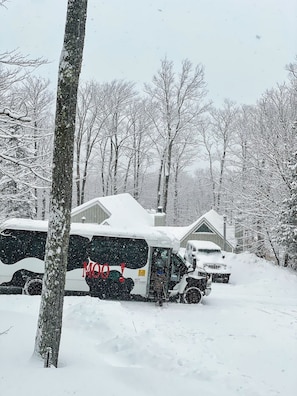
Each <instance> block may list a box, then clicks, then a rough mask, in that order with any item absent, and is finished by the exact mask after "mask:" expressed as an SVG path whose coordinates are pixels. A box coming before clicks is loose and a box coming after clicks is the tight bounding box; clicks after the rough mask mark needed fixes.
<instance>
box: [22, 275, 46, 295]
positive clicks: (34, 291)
mask: <svg viewBox="0 0 297 396" xmlns="http://www.w3.org/2000/svg"><path fill="white" fill-rule="evenodd" d="M41 290H42V279H40V278H35V279H28V280H27V281H26V283H25V286H24V289H23V292H24V294H26V295H27V296H37V295H40V294H41Z"/></svg>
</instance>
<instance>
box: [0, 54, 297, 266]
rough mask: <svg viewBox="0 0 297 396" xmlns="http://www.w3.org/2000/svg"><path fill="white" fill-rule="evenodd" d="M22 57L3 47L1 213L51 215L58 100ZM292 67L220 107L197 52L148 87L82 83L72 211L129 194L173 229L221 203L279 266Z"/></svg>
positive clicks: (290, 148)
mask: <svg viewBox="0 0 297 396" xmlns="http://www.w3.org/2000/svg"><path fill="white" fill-rule="evenodd" d="M13 56H14V54H2V55H0V140H1V150H0V190H1V196H0V200H1V213H0V218H1V219H2V220H3V219H4V218H7V217H12V216H20V217H30V218H47V214H48V201H49V187H50V184H51V180H50V176H49V175H50V174H51V158H52V138H53V119H54V115H53V100H54V98H53V94H52V93H51V91H50V89H49V82H48V81H45V80H43V79H41V78H40V77H38V69H37V71H35V72H34V75H33V74H30V73H28V70H29V69H30V66H32V65H29V64H26V63H25V60H24V59H19V60H18V61H15V62H14V59H13ZM9 58H10V62H7V60H9ZM16 60H17V59H16ZM22 61H23V62H24V63H22ZM37 61H38V60H37ZM287 71H288V78H287V81H285V82H282V83H279V84H278V85H276V86H275V87H271V89H270V90H267V91H266V92H263V94H262V96H261V97H260V98H259V99H258V101H257V103H256V104H255V105H253V106H251V105H245V104H238V103H234V102H232V101H231V100H229V99H227V98H226V100H225V101H224V103H223V104H222V106H220V107H217V106H215V105H214V104H213V103H212V102H211V98H209V97H208V94H207V81H206V80H205V77H204V67H203V65H201V64H199V65H193V64H192V62H191V61H190V60H188V59H185V60H184V61H183V62H182V63H181V65H177V64H174V63H173V62H172V61H170V60H168V59H167V58H164V59H162V60H161V61H160V67H159V69H158V70H156V73H155V74H154V75H153V76H152V79H151V81H149V82H147V83H146V84H144V86H143V88H142V89H140V88H139V87H138V88H136V84H135V83H134V82H133V81H125V80H113V81H110V82H101V81H100V76H98V80H97V81H94V80H93V81H84V82H82V83H81V84H80V87H79V92H78V107H77V120H76V134H75V143H74V174H73V182H74V183H73V186H74V188H73V207H75V206H77V205H80V204H82V203H84V202H86V201H87V200H89V199H92V198H94V197H96V196H106V195H111V194H117V193H121V192H129V193H130V194H131V195H132V196H134V198H135V199H136V200H138V201H139V202H140V203H141V204H142V205H143V206H144V207H145V208H148V209H157V208H158V207H162V208H163V210H164V211H165V212H166V214H167V224H168V225H188V224H190V223H191V222H193V221H195V220H196V219H197V218H198V217H199V216H200V215H202V214H203V213H205V212H206V211H208V210H209V209H211V208H214V209H215V210H217V211H218V212H219V213H220V214H226V215H227V218H228V221H229V222H231V223H233V224H236V225H238V236H239V241H240V246H241V248H242V249H249V250H251V251H254V252H256V253H257V254H258V255H260V256H266V257H272V258H273V259H274V260H276V262H278V263H280V264H281V263H282V260H283V257H284V256H285V255H284V252H285V249H283V246H282V245H281V244H279V237H278V232H279V231H278V230H277V229H278V227H277V225H278V222H279V220H278V215H279V213H280V212H281V208H283V201H284V200H286V199H288V198H289V197H290V194H291V191H292V188H291V183H292V180H291V179H292V172H291V171H290V168H289V167H288V164H289V163H290V161H292V158H293V156H294V153H295V152H296V122H297V115H296V112H297V106H296V104H297V92H296V87H297V74H296V63H292V64H291V65H288V66H287Z"/></svg>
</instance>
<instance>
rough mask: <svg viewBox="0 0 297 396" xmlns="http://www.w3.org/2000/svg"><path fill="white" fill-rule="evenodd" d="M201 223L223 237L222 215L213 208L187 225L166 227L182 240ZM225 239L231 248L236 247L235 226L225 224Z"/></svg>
mask: <svg viewBox="0 0 297 396" xmlns="http://www.w3.org/2000/svg"><path fill="white" fill-rule="evenodd" d="M202 224H206V225H207V227H208V228H210V229H211V230H212V231H213V232H214V233H216V234H218V235H220V236H221V237H222V238H223V237H224V216H221V215H219V214H218V213H217V212H216V211H215V210H214V209H211V210H210V211H209V212H207V213H205V214H204V215H202V216H201V217H199V219H198V220H196V221H194V223H192V224H190V225H189V226H187V227H166V229H168V231H170V232H171V233H172V234H174V235H175V236H176V238H178V239H179V240H180V241H182V240H184V239H185V238H186V237H187V236H189V235H191V234H192V233H193V232H195V231H196V230H197V229H198V228H199V227H200V226H201V225H202ZM226 240H227V242H228V243H229V244H230V245H231V246H232V247H233V248H235V247H236V238H235V228H234V226H231V225H229V224H228V223H227V224H226Z"/></svg>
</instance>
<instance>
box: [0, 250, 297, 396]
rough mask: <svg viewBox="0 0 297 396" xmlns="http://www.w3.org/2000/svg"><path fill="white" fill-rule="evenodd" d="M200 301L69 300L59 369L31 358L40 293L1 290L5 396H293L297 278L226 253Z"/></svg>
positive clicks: (0, 382)
mask: <svg viewBox="0 0 297 396" xmlns="http://www.w3.org/2000/svg"><path fill="white" fill-rule="evenodd" d="M227 260H228V262H229V263H230V264H231V265H232V268H233V271H232V277H231V281H230V283H229V284H213V290H212V293H211V295H210V296H208V297H204V299H203V302H202V303H201V304H199V305H183V304H176V303H169V304H168V305H165V306H164V307H163V308H161V307H156V306H155V305H154V304H152V303H143V302H115V301H100V300H98V299H96V298H91V297H66V298H65V305H64V324H63V333H62V342H61V351H60V368H58V369H54V368H51V369H44V368H43V364H42V362H41V361H38V360H36V358H32V352H33V348H34V338H35V333H36V324H37V316H38V310H39V304H40V297H38V296H34V297H32V296H20V295H18V296H15V295H11V296H6V295H1V296H0V317H1V321H0V333H2V334H1V335H0V394H1V395H5V396H16V395H19V394H22V396H34V395H37V394H40V395H43V396H52V395H58V396H66V395H67V396H68V395H77V396H84V395H88V396H95V395H96V396H98V395H100V394H102V395H104V396H120V395H132V396H152V395H154V396H165V395H170V396H175V395H176V396H180V395H181V394H184V395H187V396H196V395H200V394H203V396H217V395H220V396H233V395H234V396H235V395H237V396H238V395H240V396H277V395H279V396H295V395H296V389H297V376H296V367H297V277H296V274H295V273H292V272H289V271H288V270H285V269H282V268H277V267H274V266H272V265H271V264H269V263H267V262H266V261H264V260H260V259H257V258H255V256H253V255H249V254H241V255H233V254H228V257H227Z"/></svg>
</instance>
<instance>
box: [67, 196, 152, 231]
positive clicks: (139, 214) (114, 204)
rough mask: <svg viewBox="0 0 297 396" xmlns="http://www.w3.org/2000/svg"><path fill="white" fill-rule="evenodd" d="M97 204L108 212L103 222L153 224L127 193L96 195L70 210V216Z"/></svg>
mask: <svg viewBox="0 0 297 396" xmlns="http://www.w3.org/2000/svg"><path fill="white" fill-rule="evenodd" d="M94 205H99V206H100V207H101V208H102V209H104V210H105V212H106V213H107V214H109V216H110V217H109V218H108V219H106V220H105V221H104V223H103V224H106V225H110V226H114V227H130V226H131V225H132V226H133V225H138V226H153V225H154V218H153V216H151V215H150V214H149V213H148V212H147V211H146V210H145V209H144V208H143V207H142V206H141V205H140V204H139V203H138V202H137V201H136V200H135V199H134V198H133V197H132V195H130V194H129V193H123V194H117V195H109V196H106V197H98V198H94V199H91V200H90V201H88V202H86V203H84V204H82V205H80V206H77V207H76V208H74V209H73V210H72V212H71V214H72V216H74V215H76V214H79V213H81V212H82V211H84V210H86V209H88V208H90V207H92V206H94Z"/></svg>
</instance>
